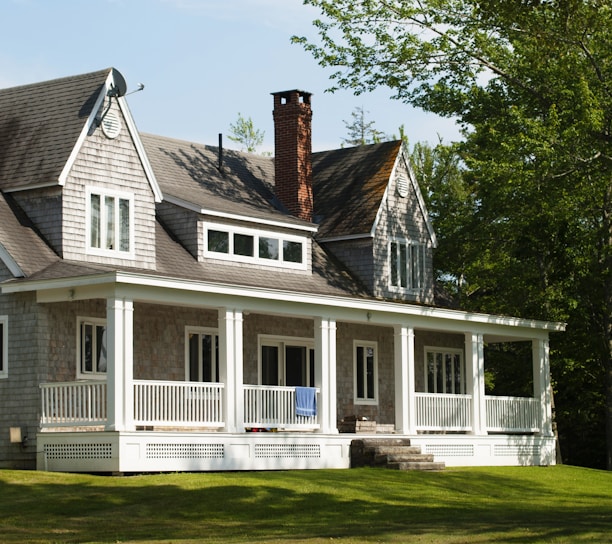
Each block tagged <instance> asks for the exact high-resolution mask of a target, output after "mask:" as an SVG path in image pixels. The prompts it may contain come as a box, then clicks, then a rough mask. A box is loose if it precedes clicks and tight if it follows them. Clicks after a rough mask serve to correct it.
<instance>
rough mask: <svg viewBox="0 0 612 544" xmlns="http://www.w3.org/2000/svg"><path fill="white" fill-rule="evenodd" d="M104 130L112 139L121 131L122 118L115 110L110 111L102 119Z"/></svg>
mask: <svg viewBox="0 0 612 544" xmlns="http://www.w3.org/2000/svg"><path fill="white" fill-rule="evenodd" d="M102 132H104V135H105V136H106V137H107V138H110V139H111V140H112V139H113V138H116V137H117V136H119V133H120V132H121V120H120V119H119V116H118V115H117V114H116V113H115V112H112V111H109V112H108V113H107V114H106V115H105V116H104V118H103V119H102Z"/></svg>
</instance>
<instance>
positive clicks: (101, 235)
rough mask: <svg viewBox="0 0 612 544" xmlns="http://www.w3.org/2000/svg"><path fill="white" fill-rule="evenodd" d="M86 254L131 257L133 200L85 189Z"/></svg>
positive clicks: (110, 193) (112, 193) (130, 196)
mask: <svg viewBox="0 0 612 544" xmlns="http://www.w3.org/2000/svg"><path fill="white" fill-rule="evenodd" d="M86 198H87V212H86V218H87V219H86V220H87V251H88V253H90V254H96V255H107V256H120V257H124V258H125V257H130V256H131V255H132V253H133V248H134V234H133V233H134V228H133V217H134V196H133V195H132V194H129V193H121V192H114V191H105V190H99V189H96V188H93V187H88V188H87V196H86Z"/></svg>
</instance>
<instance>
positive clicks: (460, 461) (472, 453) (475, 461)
mask: <svg viewBox="0 0 612 544" xmlns="http://www.w3.org/2000/svg"><path fill="white" fill-rule="evenodd" d="M412 443H413V445H415V446H420V447H421V450H422V451H423V453H429V454H433V455H434V458H435V460H436V461H443V462H444V463H446V466H502V465H511V466H512V465H513V466H524V465H525V466H526V465H551V464H555V461H556V460H555V441H554V439H553V438H548V437H538V436H531V437H524V436H523V437H520V436H507V435H486V436H472V435H462V436H459V435H453V436H452V437H449V436H446V437H442V436H435V435H427V436H426V437H425V436H419V437H417V438H414V439H413V440H412Z"/></svg>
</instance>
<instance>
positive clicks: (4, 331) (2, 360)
mask: <svg viewBox="0 0 612 544" xmlns="http://www.w3.org/2000/svg"><path fill="white" fill-rule="evenodd" d="M7 377H8V317H7V316H5V315H0V378H7Z"/></svg>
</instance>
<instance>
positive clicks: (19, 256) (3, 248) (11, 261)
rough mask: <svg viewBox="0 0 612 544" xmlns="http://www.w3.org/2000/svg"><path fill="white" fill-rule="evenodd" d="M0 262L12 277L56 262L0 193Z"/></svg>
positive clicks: (53, 254) (53, 256)
mask: <svg viewBox="0 0 612 544" xmlns="http://www.w3.org/2000/svg"><path fill="white" fill-rule="evenodd" d="M0 260H2V261H3V262H4V264H5V265H6V266H7V268H8V269H9V270H10V271H11V272H12V274H13V275H14V276H17V277H21V276H24V275H26V276H29V275H30V274H32V273H34V272H36V271H38V270H42V269H43V268H45V267H47V266H49V265H51V264H53V263H54V262H57V261H59V260H60V258H59V257H58V256H57V255H56V254H55V253H54V252H53V251H52V250H51V249H50V248H49V246H47V245H46V244H45V243H44V241H43V240H42V239H41V238H40V236H39V235H38V234H37V233H36V231H35V230H34V228H33V227H32V225H31V223H30V222H29V221H28V220H27V218H26V217H25V215H24V214H23V213H21V211H20V210H19V209H17V208H16V206H15V205H14V203H12V202H10V197H5V196H4V195H3V194H2V193H1V192H0Z"/></svg>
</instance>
